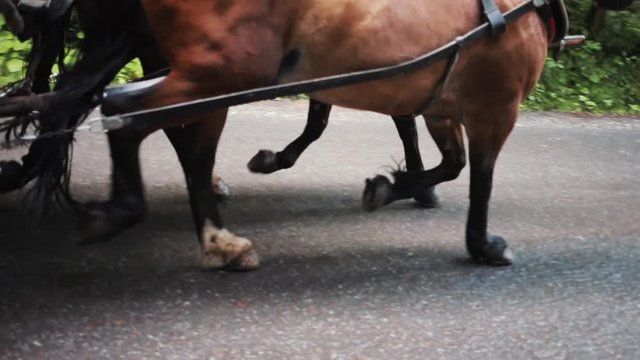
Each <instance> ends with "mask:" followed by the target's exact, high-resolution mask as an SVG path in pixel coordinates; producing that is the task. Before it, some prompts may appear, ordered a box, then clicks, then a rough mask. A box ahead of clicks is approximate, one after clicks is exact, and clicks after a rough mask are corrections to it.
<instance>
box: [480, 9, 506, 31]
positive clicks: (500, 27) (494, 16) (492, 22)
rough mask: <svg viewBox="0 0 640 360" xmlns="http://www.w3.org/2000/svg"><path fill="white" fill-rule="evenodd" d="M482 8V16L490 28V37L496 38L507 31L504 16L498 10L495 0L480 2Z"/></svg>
mask: <svg viewBox="0 0 640 360" xmlns="http://www.w3.org/2000/svg"><path fill="white" fill-rule="evenodd" d="M482 7H483V8H484V15H485V16H486V17H487V20H488V21H489V27H490V28H491V37H498V36H500V35H502V33H503V32H505V30H507V22H506V21H505V19H504V16H503V15H502V13H501V12H500V9H498V5H497V4H496V0H482Z"/></svg>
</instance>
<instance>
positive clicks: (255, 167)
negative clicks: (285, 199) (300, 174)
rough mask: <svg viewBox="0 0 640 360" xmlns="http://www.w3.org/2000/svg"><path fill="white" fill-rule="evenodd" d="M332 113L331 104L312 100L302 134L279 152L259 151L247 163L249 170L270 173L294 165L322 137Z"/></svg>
mask: <svg viewBox="0 0 640 360" xmlns="http://www.w3.org/2000/svg"><path fill="white" fill-rule="evenodd" d="M330 113H331V105H329V104H325V103H322V102H319V101H317V100H311V101H310V102H309V112H308V116H307V125H306V126H305V128H304V131H303V132H302V135H300V136H299V137H298V138H297V139H295V140H294V141H293V142H291V143H290V144H289V145H287V147H285V148H284V149H283V150H282V151H279V152H277V153H274V152H273V151H271V150H260V151H258V153H257V154H256V155H254V156H253V158H251V160H249V163H247V167H248V168H249V170H250V171H251V172H253V173H261V174H270V173H272V172H275V171H278V170H282V169H288V168H290V167H292V166H293V165H294V164H295V163H296V160H298V158H299V157H300V155H301V154H302V153H303V152H304V151H305V150H306V149H307V147H309V145H311V143H312V142H314V141H316V140H318V139H319V138H320V136H321V135H322V133H323V132H324V129H325V128H326V127H327V122H328V121H329V114H330Z"/></svg>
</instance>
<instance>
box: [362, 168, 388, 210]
mask: <svg viewBox="0 0 640 360" xmlns="http://www.w3.org/2000/svg"><path fill="white" fill-rule="evenodd" d="M365 184H366V185H365V187H364V192H363V193H362V207H364V209H365V210H366V211H375V210H377V209H379V208H381V207H383V206H385V205H387V204H388V203H390V202H391V201H392V199H393V184H392V183H391V181H390V180H389V179H387V177H385V176H382V175H378V176H376V177H374V178H373V179H367V180H366V181H365Z"/></svg>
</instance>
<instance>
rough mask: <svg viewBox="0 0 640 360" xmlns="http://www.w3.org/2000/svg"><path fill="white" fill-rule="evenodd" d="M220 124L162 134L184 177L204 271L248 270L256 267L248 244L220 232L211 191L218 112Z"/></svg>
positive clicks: (204, 123)
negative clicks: (215, 269)
mask: <svg viewBox="0 0 640 360" xmlns="http://www.w3.org/2000/svg"><path fill="white" fill-rule="evenodd" d="M217 113H218V114H219V115H216V117H220V118H221V120H220V121H207V120H204V121H200V122H197V123H194V124H191V125H187V126H185V127H174V128H171V129H167V130H165V133H166V134H167V137H168V138H169V140H170V141H171V144H172V145H173V147H174V149H175V150H176V153H177V154H178V159H179V160H180V164H181V165H182V169H183V171H184V174H185V178H186V182H187V189H188V192H189V200H190V204H191V211H192V214H193V221H194V223H195V227H196V232H197V233H198V237H199V240H200V246H201V248H202V259H201V265H202V267H204V268H220V267H225V268H228V269H232V270H251V269H255V268H257V267H258V265H259V259H258V254H257V253H256V251H255V250H254V248H253V245H252V244H251V242H250V241H249V240H247V239H245V238H241V237H238V236H235V235H233V234H232V233H231V232H229V231H228V230H225V229H224V226H223V224H222V219H221V217H220V213H219V211H218V207H217V204H216V196H215V194H214V189H212V187H211V183H212V182H211V181H212V172H213V167H214V163H215V154H216V148H217V145H218V139H219V138H220V134H221V132H222V128H223V126H224V122H225V121H224V120H225V117H226V110H218V111H217Z"/></svg>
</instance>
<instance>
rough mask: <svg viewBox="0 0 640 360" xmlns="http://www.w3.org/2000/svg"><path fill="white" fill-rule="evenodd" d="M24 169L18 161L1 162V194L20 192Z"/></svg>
mask: <svg viewBox="0 0 640 360" xmlns="http://www.w3.org/2000/svg"><path fill="white" fill-rule="evenodd" d="M23 178H24V168H23V167H22V165H20V163H19V162H17V161H13V160H12V161H0V193H7V192H10V191H14V190H18V189H20V188H21V187H22V180H23Z"/></svg>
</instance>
